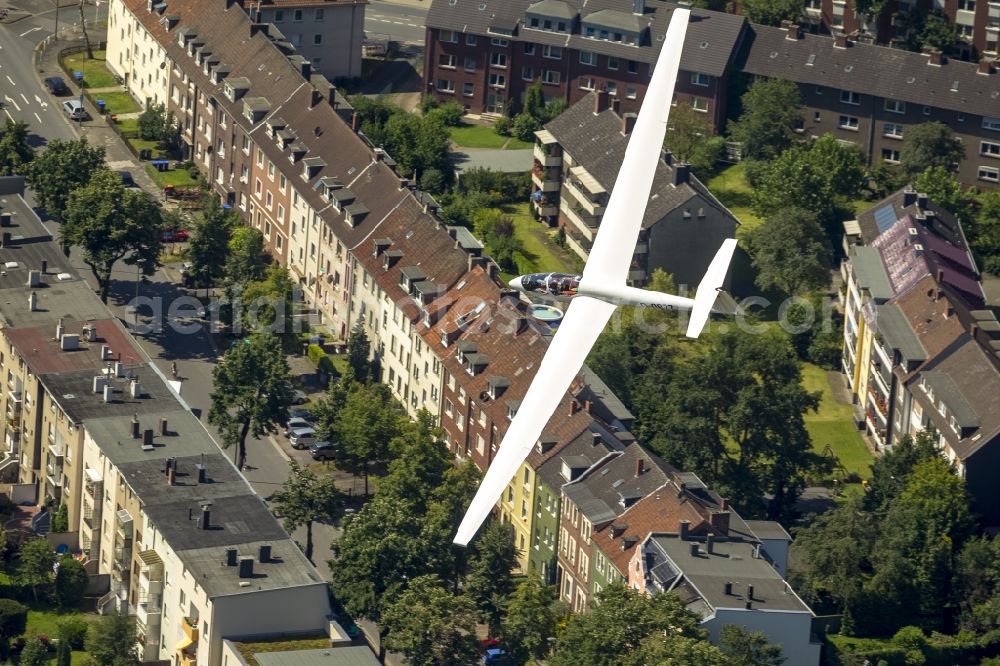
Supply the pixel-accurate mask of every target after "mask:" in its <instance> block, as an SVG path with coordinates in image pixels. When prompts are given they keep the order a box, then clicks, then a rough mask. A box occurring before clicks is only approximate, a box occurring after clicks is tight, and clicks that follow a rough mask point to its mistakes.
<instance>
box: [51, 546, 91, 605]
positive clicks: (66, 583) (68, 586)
mask: <svg viewBox="0 0 1000 666" xmlns="http://www.w3.org/2000/svg"><path fill="white" fill-rule="evenodd" d="M89 580H90V577H89V576H88V575H87V570H86V569H84V568H83V563H81V562H79V561H78V560H76V559H75V558H74V557H72V556H70V555H64V556H63V558H62V560H60V562H59V571H58V572H56V597H57V598H58V599H59V605H60V606H61V607H62V608H78V607H79V606H80V604H81V603H83V595H84V593H85V592H86V591H87V583H88V582H89Z"/></svg>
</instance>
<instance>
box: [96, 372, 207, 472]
mask: <svg viewBox="0 0 1000 666" xmlns="http://www.w3.org/2000/svg"><path fill="white" fill-rule="evenodd" d="M164 390H169V389H166V387H164ZM149 404H151V405H152V408H151V409H149V410H147V411H146V412H145V413H144V414H140V415H139V421H140V425H141V428H142V429H143V430H145V429H146V427H147V426H146V425H145V423H147V422H148V423H149V426H148V427H150V428H153V430H154V432H155V433H157V434H156V436H155V437H154V438H153V446H154V448H153V450H152V451H143V450H142V445H141V444H140V443H139V441H138V440H134V439H132V432H131V428H132V413H131V412H125V410H123V413H120V414H118V415H115V416H110V417H107V418H92V419H88V420H86V421H85V422H84V427H85V428H86V429H87V432H88V433H90V436H91V437H92V438H93V439H94V441H95V442H97V445H98V446H100V447H101V451H102V452H103V453H104V455H106V456H107V457H108V458H109V459H110V460H111V462H112V463H114V464H115V465H123V464H125V463H129V462H135V461H139V460H147V459H154V460H162V459H163V458H169V457H171V456H174V457H178V458H181V457H184V456H195V455H201V454H202V453H206V454H207V453H217V452H218V451H219V447H218V446H216V444H215V442H214V441H213V440H212V439H211V437H210V436H209V434H208V431H207V430H205V427H204V426H203V425H202V424H201V422H200V421H198V419H197V418H195V416H194V414H192V413H191V412H189V411H187V410H186V409H183V408H182V407H180V405H179V404H178V403H177V402H167V401H166V400H160V401H159V403H157V401H156V400H150V401H149ZM144 415H145V416H146V419H144V418H143V417H144ZM149 416H153V417H155V418H154V419H153V420H152V421H147V419H148V417H149ZM161 416H163V417H166V419H167V426H168V429H169V432H170V434H169V435H167V436H166V437H161V436H160V435H159V434H158V433H159V431H158V430H157V427H158V423H159V417H161Z"/></svg>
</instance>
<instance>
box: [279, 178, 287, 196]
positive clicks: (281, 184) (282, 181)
mask: <svg viewBox="0 0 1000 666" xmlns="http://www.w3.org/2000/svg"><path fill="white" fill-rule="evenodd" d="M287 183H288V181H287V180H286V179H285V174H283V173H281V174H278V189H279V190H281V193H282V194H284V193H285V185H286V184H287Z"/></svg>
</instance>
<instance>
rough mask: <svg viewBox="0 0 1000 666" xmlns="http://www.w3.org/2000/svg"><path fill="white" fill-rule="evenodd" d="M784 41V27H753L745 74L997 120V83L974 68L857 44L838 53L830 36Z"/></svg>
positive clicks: (999, 81) (999, 87) (999, 82)
mask: <svg viewBox="0 0 1000 666" xmlns="http://www.w3.org/2000/svg"><path fill="white" fill-rule="evenodd" d="M787 36H788V31H787V30H785V29H783V28H772V27H768V26H762V25H756V24H753V25H752V26H751V28H750V30H749V31H748V36H747V42H748V46H747V48H746V56H745V58H744V62H743V63H741V67H742V69H743V71H745V72H747V73H749V74H755V75H757V76H768V77H773V78H784V79H789V80H791V81H795V82H796V83H805V84H811V85H817V86H826V87H830V88H836V89H839V90H851V91H854V92H857V93H861V94H863V95H872V96H874V97H880V98H886V99H898V100H902V101H904V102H909V103H911V104H918V105H921V106H922V105H927V106H933V107H937V108H942V109H950V110H953V111H960V112H962V113H974V114H978V115H981V116H996V115H1000V114H998V109H1000V79H998V77H997V76H996V75H989V76H986V75H982V74H979V73H977V69H978V68H977V66H976V65H975V64H974V63H968V62H960V61H957V60H950V59H947V58H946V59H945V64H943V65H942V66H935V65H929V64H928V62H929V60H930V56H929V55H926V54H922V53H913V52H911V51H905V50H902V49H891V48H886V47H884V46H874V45H870V44H860V43H857V44H854V43H851V44H849V46H848V47H847V48H837V47H835V46H834V39H833V38H832V37H826V36H823V35H812V34H809V33H806V34H805V35H803V36H802V37H801V38H799V39H788V38H787ZM810 61H811V62H812V64H809V63H810ZM955 84H957V87H956V85H955Z"/></svg>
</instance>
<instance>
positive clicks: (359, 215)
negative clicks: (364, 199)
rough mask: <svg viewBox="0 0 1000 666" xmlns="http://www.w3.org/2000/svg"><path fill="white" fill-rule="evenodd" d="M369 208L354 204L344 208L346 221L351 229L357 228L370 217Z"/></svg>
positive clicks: (361, 204)
mask: <svg viewBox="0 0 1000 666" xmlns="http://www.w3.org/2000/svg"><path fill="white" fill-rule="evenodd" d="M368 212H369V211H368V207H367V206H365V205H364V204H363V203H352V204H351V205H350V206H347V207H345V208H344V221H345V222H347V224H349V225H351V227H352V228H353V227H356V226H358V225H359V224H361V223H362V222H364V219H365V218H366V217H367V216H368Z"/></svg>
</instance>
